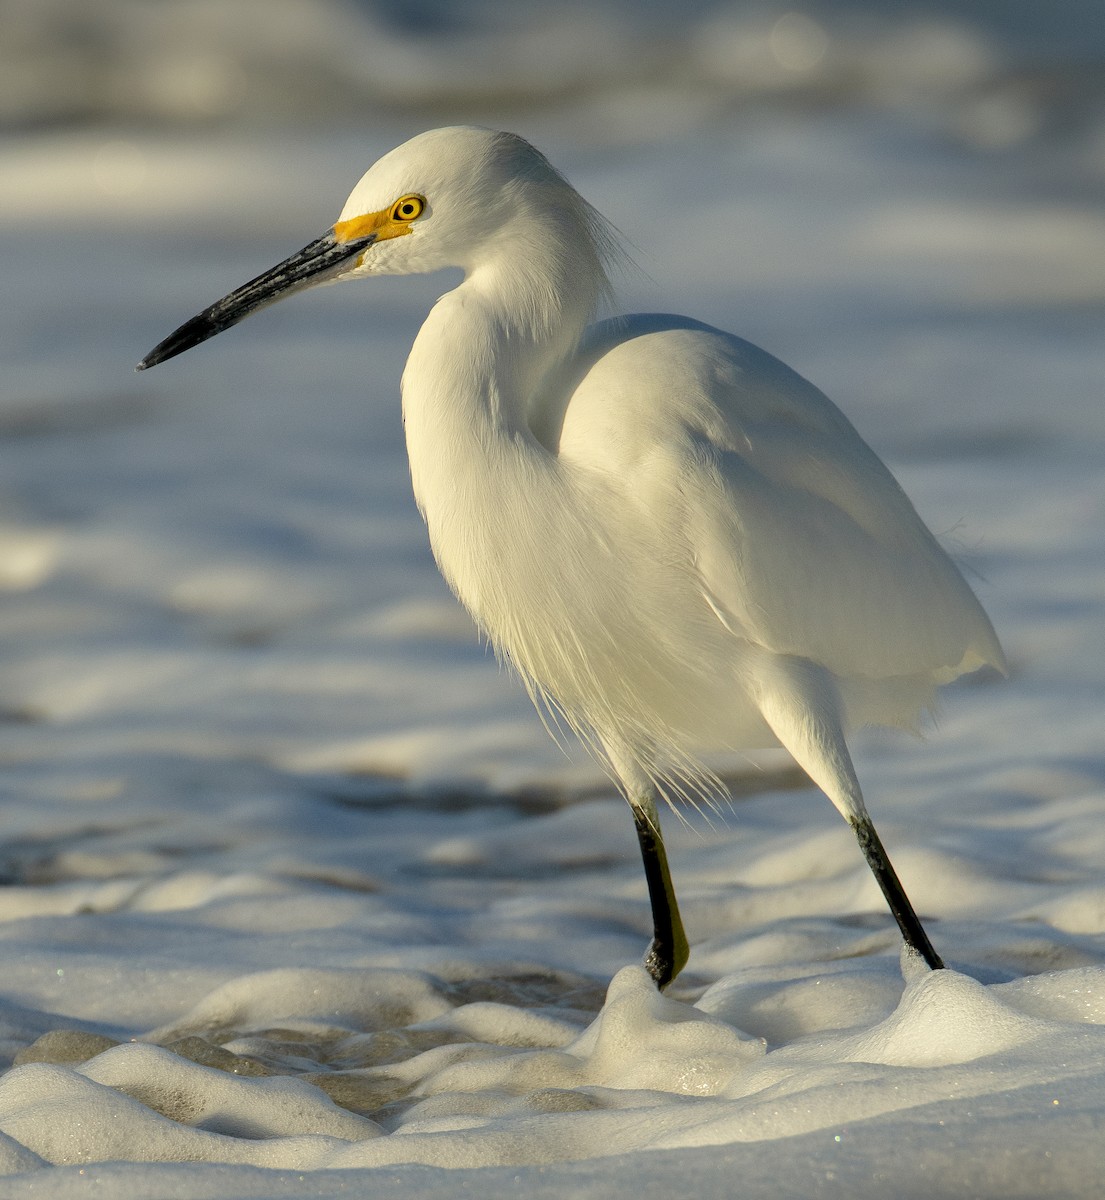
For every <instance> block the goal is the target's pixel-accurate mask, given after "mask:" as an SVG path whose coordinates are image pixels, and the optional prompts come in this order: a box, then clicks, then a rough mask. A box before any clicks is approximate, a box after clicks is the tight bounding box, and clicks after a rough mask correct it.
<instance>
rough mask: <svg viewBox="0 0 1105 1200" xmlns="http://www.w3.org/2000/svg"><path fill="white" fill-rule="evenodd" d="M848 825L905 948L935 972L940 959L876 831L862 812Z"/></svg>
mask: <svg viewBox="0 0 1105 1200" xmlns="http://www.w3.org/2000/svg"><path fill="white" fill-rule="evenodd" d="M848 824H849V825H851V827H852V832H853V833H854V834H855V835H856V840H857V841H858V842H859V848H860V849H861V850H862V851H863V857H864V858H865V859H867V865H868V866H869V867H870V868H871V871H872V874H873V875H874V876H875V880H876V882H877V883H878V885H879V887H880V888H881V889H882V894H883V895H884V896H885V897H886V903H887V904H888V905H889V906H890V911H891V912H892V913H893V914H894V920H895V921H897V922H898V928H899V929H900V930H901V931H902V938H903V939H904V940H905V944H906V946H907V948H908V949H909V950H910V951H912V953H914V954H919V955H920V956H921V957H922V958H923V959H924V960H925V962H926V963H928V965H929V966H930V967H931V968H932V970H934V971H939V970H940V969H941V968H942V967H943V965H944V961H943V959H942V958H941V957H940V955H939V954H937V953H936V951H935V950H934V949H933V948H932V942H930V941H929V937H928V934H927V933H925V929H924V926H923V925H922V924H921V919H920V917H918V916H917V913H916V912H915V911H914V908H913V905H912V904H910V902H909V897H908V896H907V895H906V894H905V888H903V887H902V881H901V880H900V879H899V878H898V872H897V871H895V870H894V865H893V863H891V861H890V859H889V857H888V856H887V853H886V850H885V848H884V847H883V844H882V839H881V838H880V837H879V835H878V833H877V832H876V830H875V826H874V824H873V823H872V821H871V818H870V817H869V816H868V815H867V814H866V813H864V814H863V816H862V817H859V818H857V819H855V820H850V821H849V822H848Z"/></svg>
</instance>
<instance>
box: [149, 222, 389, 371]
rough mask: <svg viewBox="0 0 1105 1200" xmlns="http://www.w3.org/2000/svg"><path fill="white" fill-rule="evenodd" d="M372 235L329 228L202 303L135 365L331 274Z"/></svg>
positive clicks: (169, 354) (152, 363)
mask: <svg viewBox="0 0 1105 1200" xmlns="http://www.w3.org/2000/svg"><path fill="white" fill-rule="evenodd" d="M375 240H376V235H375V234H372V235H370V236H369V237H364V238H355V239H354V240H353V241H349V242H339V241H338V240H337V238H335V237H334V234H333V233H332V232H329V233H324V234H323V235H322V237H320V238H317V239H316V240H315V241H313V242H311V244H310V245H309V246H304V247H303V249H302V250H300V251H299V252H298V253H296V254H293V255H292V256H291V258H286V259H285V260H284V261H283V262H282V263H279V264H278V265H277V266H275V267H273V268H272V269H271V270H268V271H266V272H265V273H264V274H263V275H258V276H257V278H256V279H251V280H250V281H249V283H244V284H242V286H241V287H240V288H236V289H235V290H234V291H233V292H231V293H230V295H229V296H224V297H223V298H222V299H221V300H216V301H215V303H214V304H212V305H211V307H210V308H205V309H204V310H203V312H201V313H199V314H198V315H197V316H194V317H193V318H192V319H191V320H190V321H185V323H184V324H183V325H181V327H180V328H179V329H177V330H175V331H174V332H173V333H170V334H169V336H168V337H167V338H166V339H165V340H164V341H163V342H159V343H158V345H156V346H155V347H154V348H153V349H152V350H151V351H150V352H149V354H147V355H146V357H145V358H144V359H143V360H142V361H141V362H140V363H139V364H138V366H137V368H136V369H137V370H139V371H144V370H146V368H147V367H156V366H157V364H158V363H163V362H165V360H166V359H169V358H175V357H176V355H178V354H183V353H184V351H185V350H190V349H191V348H192V347H193V346H198V345H199V344H200V342H206V341H207V339H208V338H212V337H214V336H215V334H217V333H222V331H223V330H224V329H229V328H230V327H231V325H237V324H238V322H239V321H241V320H242V319H243V318H244V317H248V316H249V314H250V313H253V312H256V311H257V310H258V309H259V308H264V307H265V306H266V305H268V304H272V303H273V302H274V301H276V300H280V299H281V298H282V297H284V296H287V295H289V294H290V293H291V292H295V291H298V290H299V289H301V288H304V287H308V286H309V285H310V284H313V283H322V282H323V281H324V280H325V279H326V278H327V277H328V276H330V275H334V274H336V273H337V272H338V270H339V268H341V267H342V266H344V265H345V264H346V263H347V262H348V261H349V260H350V259H351V258H355V257H356V256H357V255H358V254H360V253H361V252H362V251H364V250H366V249H367V248H368V247H369V246H371V245H372V243H373V242H374V241H375Z"/></svg>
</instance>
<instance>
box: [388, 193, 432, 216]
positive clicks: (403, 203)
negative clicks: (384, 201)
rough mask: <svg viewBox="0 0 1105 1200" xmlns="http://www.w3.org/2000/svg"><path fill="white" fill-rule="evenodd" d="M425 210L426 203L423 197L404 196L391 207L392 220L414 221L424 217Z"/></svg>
mask: <svg viewBox="0 0 1105 1200" xmlns="http://www.w3.org/2000/svg"><path fill="white" fill-rule="evenodd" d="M425 208H426V201H425V200H423V199H422V197H421V196H402V197H400V199H398V200H396V202H395V203H394V204H393V205H392V206H391V219H392V220H393V221H413V220H414V219H415V218H416V217H420V216H422V213H423V212H424V211H425Z"/></svg>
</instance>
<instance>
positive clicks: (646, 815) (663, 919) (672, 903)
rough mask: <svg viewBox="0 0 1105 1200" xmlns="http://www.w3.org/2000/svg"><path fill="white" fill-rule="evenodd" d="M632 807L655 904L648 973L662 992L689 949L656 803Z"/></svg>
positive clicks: (635, 802)
mask: <svg viewBox="0 0 1105 1200" xmlns="http://www.w3.org/2000/svg"><path fill="white" fill-rule="evenodd" d="M630 804H631V805H632V808H633V821H634V823H635V824H636V826H637V840H638V841H639V842H640V844H641V858H642V859H643V860H644V864H645V879H646V881H647V882H648V898H649V900H650V901H651V903H652V943H651V944H650V945H649V948H648V951H647V952H646V954H645V970H646V971H648V973H649V974H650V975H651V976H652V978H653V979H655V980H656V986H657V987H658V988H661V989H663V988H665V987H667V986H668V984H669V983H671V981H672V980H673V979H674V978H675V977H676V975H678V974H679V972H680V971H681V970H682V969H683V967H684V966H685V965H686V962H687V959H688V957H689V956H690V947H689V946H688V944H687V935H686V934H685V933H684V932H683V921H682V918H681V917H680V916H679V905H678V903H677V902H676V899H675V887H674V886H673V885H672V881H671V871H670V870H669V869H668V856H667V852H666V851H665V850H664V837H663V834H662V833H661V832H660V817H659V814H658V813H657V811H656V802H655V800H654V799H653V798H652V797H651V796H645V797H641V798H634V799H632V800H630Z"/></svg>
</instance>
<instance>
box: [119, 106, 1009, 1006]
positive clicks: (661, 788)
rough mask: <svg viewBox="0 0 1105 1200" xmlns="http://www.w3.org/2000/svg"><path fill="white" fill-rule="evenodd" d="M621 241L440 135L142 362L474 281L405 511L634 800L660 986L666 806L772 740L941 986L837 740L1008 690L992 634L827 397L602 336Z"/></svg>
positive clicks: (579, 208) (654, 325)
mask: <svg viewBox="0 0 1105 1200" xmlns="http://www.w3.org/2000/svg"><path fill="white" fill-rule="evenodd" d="M682 236H687V232H686V230H685V229H684V230H683V231H682ZM614 247H615V242H614V239H613V238H612V236H611V234H610V233H609V232H608V227H607V226H606V224H605V223H604V222H603V220H602V218H601V217H600V216H599V215H598V214H597V213H596V212H595V210H594V209H592V208H591V207H590V206H589V205H588V204H587V203H586V201H584V200H583V199H582V197H581V196H580V195H579V194H578V193H577V192H576V191H575V190H574V189H573V188H572V187H571V186H570V185H569V184H568V183H567V182H566V181H565V179H564V178H563V177H562V176H561V175H560V174H558V173H557V171H556V170H555V169H554V168H553V167H552V166H551V165H550V164H549V162H548V161H547V160H546V159H545V158H544V157H543V156H542V155H541V154H540V153H539V152H538V151H537V150H535V149H534V148H533V147H532V146H531V145H529V143H528V142H526V141H524V140H523V139H522V138H520V137H517V136H515V135H513V134H509V133H496V132H493V131H490V130H486V129H479V128H470V127H461V128H452V129H438V130H433V131H431V132H428V133H424V134H421V135H420V136H418V137H415V138H413V139H412V140H411V141H409V142H407V143H405V144H404V145H402V146H400V147H398V149H396V150H393V151H391V153H389V154H387V155H385V156H384V157H383V158H381V159H380V160H379V161H378V162H377V163H376V164H375V165H374V166H373V167H371V168H370V169H369V171H368V172H367V173H366V174H365V175H364V177H363V178H362V179H361V181H360V182H359V183H358V184H357V186H356V187H355V188H354V189H353V192H352V194H351V195H350V197H349V199H348V200H347V201H346V204H345V207H344V209H343V210H342V212H341V215H340V217H339V219H338V220H337V222H336V223H335V224H334V226H333V228H332V229H330V230H328V231H327V232H326V233H325V234H323V236H322V237H321V238H318V239H317V240H316V241H314V242H311V243H310V245H308V246H306V247H305V248H304V249H303V250H301V251H299V253H297V254H294V255H292V256H291V257H290V258H289V259H287V260H286V261H285V262H283V263H281V264H280V265H279V266H276V267H274V268H273V269H272V270H270V271H267V272H266V273H265V274H263V275H260V276H259V277H258V278H256V279H254V280H252V281H251V282H250V283H247V284H245V285H244V286H243V287H241V288H238V289H237V290H236V291H234V292H232V293H230V295H228V296H226V297H225V298H224V299H222V300H219V301H218V302H217V303H215V304H213V305H212V306H211V307H210V308H208V309H206V310H205V311H204V312H202V313H200V314H199V315H198V316H197V317H194V318H193V319H192V320H191V321H189V322H187V323H186V324H185V325H183V326H181V328H180V329H178V330H177V331H176V332H175V333H173V334H172V335H171V336H170V337H168V338H167V339H166V340H165V341H163V342H162V343H161V344H160V345H159V346H157V348H156V349H154V350H153V351H151V353H150V354H149V355H148V356H147V357H146V358H145V359H144V360H143V361H142V363H141V364H140V365H139V367H140V369H142V368H146V367H151V366H154V365H156V364H158V363H160V362H163V361H164V360H165V359H168V358H171V357H173V356H174V355H176V354H179V353H181V352H182V351H184V350H187V349H188V348H189V347H191V346H194V345H196V344H197V343H199V342H201V341H204V340H205V339H206V338H209V337H212V336H213V335H214V334H216V333H219V332H221V331H222V330H224V329H226V328H228V327H229V326H231V325H233V324H235V323H236V322H238V321H240V320H241V319H242V318H243V317H245V316H247V315H248V314H249V313H251V312H254V311H255V310H256V309H258V308H260V307H262V306H263V305H266V304H269V303H271V302H272V301H274V300H276V299H279V298H281V297H282V296H284V295H287V294H288V293H290V292H293V291H296V290H299V289H302V288H305V287H308V286H310V285H312V284H316V283H320V282H324V281H330V280H337V279H357V278H362V277H366V276H372V275H391V274H395V275H403V274H409V273H413V272H427V271H436V270H439V269H440V268H444V267H460V268H461V269H462V270H463V271H464V279H463V281H462V282H461V283H460V285H459V286H458V287H456V288H455V289H454V290H453V291H451V292H449V293H447V294H446V295H445V296H443V297H442V298H441V299H440V300H439V301H438V302H437V303H436V304H435V305H434V307H433V309H432V310H431V312H430V314H429V316H428V317H427V319H426V322H425V324H424V325H423V326H422V329H421V330H420V332H419V333H418V336H417V337H416V338H415V341H414V346H413V348H412V350H411V353H410V357H409V359H408V361H407V366H406V370H405V372H404V374H403V383H402V393H403V418H404V423H405V427H406V439H407V451H408V455H409V458H410V469H411V477H412V481H413V485H414V494H415V498H416V500H417V502H418V506H419V509H420V510H421V512H422V515H423V517H424V518H425V521H426V525H427V527H428V530H429V536H430V543H431V546H432V548H433V553H434V556H435V558H436V560H437V563H438V566H439V568H440V569H441V572H442V574H443V575H444V577H445V579H446V580H447V581H448V583H449V585H450V586H451V587H452V589H453V591H454V592H455V593H456V595H457V596H458V597H459V599H460V601H461V602H462V603H463V604H464V606H465V607H466V608H467V609H468V611H469V612H470V613H471V614H472V616H473V617H474V618H475V620H476V623H477V624H478V625H479V627H480V628H481V629H482V630H483V631H484V632H485V633H486V635H487V637H488V638H489V639H490V641H491V643H492V644H493V645H494V647H495V649H496V651H497V652H498V653H499V654H501V655H503V656H505V657H506V658H507V659H509V660H510V662H511V663H513V665H514V666H515V668H517V670H518V672H519V673H520V675H521V677H522V679H523V680H524V681H525V683H526V685H527V687H528V689H529V691H530V694H531V695H532V697H533V698H534V700H535V701H537V702H538V703H544V704H547V705H549V706H551V707H552V708H553V709H554V710H555V712H556V713H557V714H559V715H561V716H562V717H563V718H564V719H566V720H567V722H568V723H569V724H570V725H571V726H572V727H573V728H574V729H575V730H576V731H577V732H578V733H579V734H580V735H581V736H582V737H583V739H584V741H585V742H586V743H587V744H588V745H589V746H590V747H591V748H592V749H593V750H594V751H595V752H597V753H598V754H599V755H600V756H601V757H602V758H603V759H604V760H605V762H606V764H607V765H608V766H609V768H610V769H612V771H613V773H614V774H615V775H616V777H617V779H618V781H619V782H620V785H621V788H622V790H623V791H624V794H625V797H626V799H627V800H628V801H629V803H630V805H631V806H632V809H633V815H634V819H635V822H636V827H637V834H638V838H639V840H640V846H641V853H642V857H643V859H644V867H645V875H646V878H647V882H648V890H649V897H650V901H651V906H652V915H653V927H654V935H653V939H652V942H651V945H650V946H649V948H648V951H647V953H646V955H645V965H646V967H647V968H648V970H649V972H650V973H651V975H652V976H653V978H654V979H655V980H656V983H657V985H658V986H659V987H664V986H665V985H666V984H667V983H668V982H670V980H671V979H673V978H674V977H675V975H676V974H678V972H679V971H680V970H681V968H682V967H683V966H684V964H685V963H686V961H687V957H688V953H689V948H688V943H687V938H686V936H685V934H684V930H683V924H682V921H681V919H680V916H679V909H678V905H677V903H676V898H675V891H674V888H673V886H672V881H671V875H670V872H669V869H668V863H667V856H666V854H665V851H664V843H663V839H662V837H661V833H660V824H659V815H658V811H657V802H658V800H660V799H667V800H670V799H671V798H672V797H673V796H675V797H678V796H679V795H685V794H687V793H694V792H696V791H701V790H702V789H706V790H709V789H710V788H711V787H712V786H713V785H715V784H716V780H715V779H714V778H713V776H712V775H711V774H710V772H709V771H708V770H707V769H706V768H705V767H704V766H703V765H702V762H701V756H702V754H703V753H704V752H706V751H709V750H725V749H749V748H754V747H762V746H777V745H780V744H781V745H782V746H785V747H786V748H787V750H789V751H790V753H791V754H792V755H793V756H794V758H795V759H796V760H797V761H798V763H800V764H801V766H802V767H804V768H805V770H806V771H807V772H808V773H809V775H810V776H811V777H812V778H813V780H814V781H815V782H816V783H817V785H818V786H819V787H820V788H821V789H822V790H823V791H824V792H825V794H826V795H827V796H828V797H829V799H830V800H831V801H832V802H833V803H834V804H835V805H836V807H837V808H838V809H839V811H840V812H841V814H842V815H843V816H844V818H845V820H847V822H848V823H849V825H850V826H851V827H852V829H853V831H854V832H855V834H856V837H857V838H858V840H859V845H860V848H861V850H862V851H863V854H864V856H865V857H866V859H867V862H868V864H869V865H870V867H871V869H872V871H873V872H874V874H875V878H876V879H877V880H878V883H879V886H880V888H881V889H882V891H883V894H884V895H885V897H886V900H887V902H888V904H889V906H890V909H891V911H892V912H893V914H894V917H895V918H896V920H897V922H898V925H899V927H900V928H901V931H902V935H903V937H904V939H905V943H906V946H907V947H908V949H909V950H910V951H912V952H913V953H915V954H919V955H921V956H922V957H923V958H924V960H925V961H926V962H927V963H928V965H929V966H930V967H931V968H933V969H936V968H939V967H941V966H942V965H943V964H942V962H941V960H940V958H939V956H938V955H937V954H936V952H935V950H934V949H933V947H932V945H931V943H930V942H929V939H928V936H927V935H926V933H925V931H924V929H923V928H922V926H921V922H920V920H919V919H918V917H917V915H916V913H915V911H914V909H913V907H912V905H911V904H910V902H909V899H908V898H907V896H906V894H905V891H904V890H903V888H902V885H901V883H900V881H899V879H898V877H897V874H896V873H895V871H894V868H893V867H892V865H891V863H890V861H889V859H888V857H887V855H886V851H885V850H884V848H883V846H882V843H881V841H880V840H879V837H878V834H877V833H876V832H875V828H874V825H873V824H872V822H871V819H870V817H869V816H868V813H867V809H866V806H865V804H864V801H863V796H862V794H861V792H860V787H859V783H858V781H857V779H856V774H855V770H854V768H853V766H852V761H851V758H850V756H849V753H848V748H847V745H846V743H845V734H846V732H847V731H849V730H851V729H854V728H855V727H857V726H859V725H863V724H866V723H873V724H878V725H891V726H901V727H913V726H915V725H916V724H917V723H918V721H919V719H920V717H921V715H922V713H923V711H924V710H925V709H926V707H927V706H928V705H930V704H931V702H932V699H933V693H934V691H935V688H936V686H937V685H938V684H943V683H947V682H948V681H950V680H952V679H954V678H955V677H956V676H959V675H961V674H963V673H965V672H968V671H972V670H974V669H976V668H978V667H981V666H983V665H985V664H989V665H991V666H993V667H996V668H997V669H998V670H1004V659H1003V656H1002V651H1001V647H1000V646H999V644H998V640H997V637H996V636H995V634H994V630H993V628H992V626H991V624H990V622H989V620H988V619H987V617H986V614H985V613H984V612H983V610H982V608H981V606H980V605H979V603H978V601H977V599H976V598H975V596H974V595H973V593H972V592H971V590H970V588H969V587H968V586H967V584H966V583H965V582H964V580H963V577H962V576H961V575H960V573H959V571H958V570H957V569H956V567H955V565H954V564H953V563H952V561H951V559H950V558H949V557H948V556H947V555H946V554H945V553H944V551H943V550H942V549H941V548H940V546H939V545H938V543H937V541H936V539H935V538H934V537H933V535H932V534H931V533H930V532H929V530H928V529H927V528H926V527H925V525H924V524H923V523H922V521H921V519H920V518H919V517H918V516H917V513H916V512H915V511H914V509H913V507H912V505H911V504H910V502H909V500H908V499H907V498H906V496H905V494H904V492H903V491H902V490H901V488H900V487H899V486H898V484H897V482H896V481H895V479H894V478H893V476H892V475H891V474H890V472H889V471H888V470H887V468H886V467H885V466H884V465H883V463H882V462H881V461H880V459H879V458H878V457H877V456H876V455H875V453H874V452H873V451H872V450H871V449H870V448H869V447H868V446H867V444H866V443H865V442H864V441H863V440H862V439H861V438H860V436H859V435H858V434H857V433H856V431H855V429H854V428H853V427H852V425H851V424H850V423H849V422H848V420H847V418H846V417H845V416H844V415H843V413H841V412H840V410H839V409H838V408H836V407H835V405H833V404H832V402H831V401H830V400H828V399H827V398H826V397H825V396H824V395H823V394H822V393H821V392H820V391H818V390H817V389H816V388H815V387H814V386H813V385H812V384H810V383H807V382H806V380H804V379H803V378H801V377H800V376H799V375H797V374H795V372H794V371H792V370H790V369H789V368H788V367H786V366H785V365H784V364H783V363H781V362H779V361H778V360H777V359H775V358H773V357H772V356H771V355H770V354H767V353H766V352H765V351H763V350H760V349H757V348H756V347H755V346H753V345H750V344H749V343H748V342H745V341H742V340H741V339H740V338H737V337H734V336H732V335H731V334H728V333H722V332H720V331H718V330H716V329H712V328H710V327H709V326H707V325H703V324H700V323H698V322H697V321H692V320H689V319H687V318H684V317H672V316H660V315H638V316H629V317H618V318H615V319H613V320H606V321H603V322H601V323H599V324H595V325H589V324H588V323H589V322H590V321H591V320H592V318H593V316H594V313H595V310H596V308H597V307H598V306H599V304H600V302H602V301H603V300H605V299H606V298H608V296H609V283H608V278H607V272H606V263H607V262H608V261H609V259H610V256H611V253H612V251H613V249H614ZM719 249H720V248H719Z"/></svg>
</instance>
